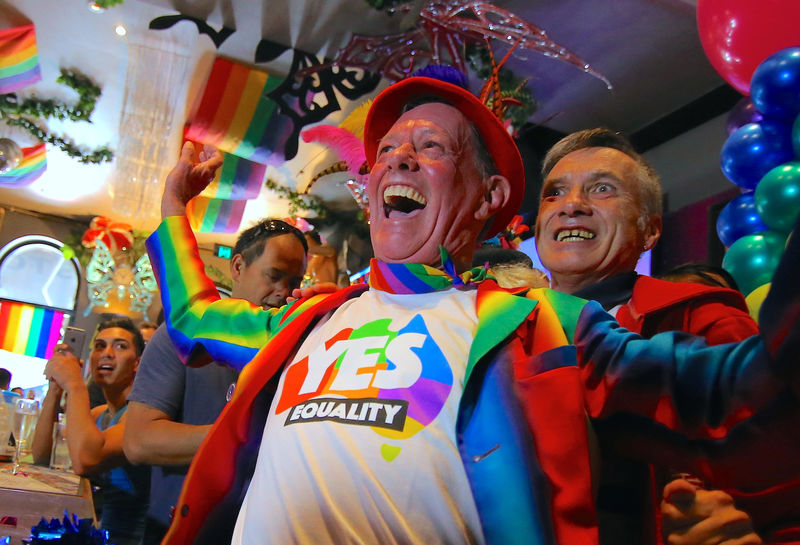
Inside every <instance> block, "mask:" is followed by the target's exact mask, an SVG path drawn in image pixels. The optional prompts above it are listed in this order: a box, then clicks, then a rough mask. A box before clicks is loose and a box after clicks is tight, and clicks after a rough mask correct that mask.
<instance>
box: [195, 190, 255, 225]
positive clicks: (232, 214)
mask: <svg viewBox="0 0 800 545" xmlns="http://www.w3.org/2000/svg"><path fill="white" fill-rule="evenodd" d="M246 204H247V201H244V200H231V199H210V198H208V197H204V196H202V195H199V196H197V197H195V198H194V199H192V200H191V201H189V205H188V206H187V207H186V215H187V216H188V217H189V223H190V224H191V226H192V229H194V231H195V232H197V233H235V232H236V231H238V230H239V225H240V224H241V223H242V215H243V214H244V207H245V205H246Z"/></svg>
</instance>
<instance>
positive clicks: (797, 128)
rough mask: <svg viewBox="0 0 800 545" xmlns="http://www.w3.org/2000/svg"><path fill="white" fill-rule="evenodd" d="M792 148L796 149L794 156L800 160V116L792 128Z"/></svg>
mask: <svg viewBox="0 0 800 545" xmlns="http://www.w3.org/2000/svg"><path fill="white" fill-rule="evenodd" d="M792 147H794V154H795V155H796V156H797V158H798V159H800V115H798V116H797V119H795V120H794V125H793V126H792Z"/></svg>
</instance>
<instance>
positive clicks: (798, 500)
mask: <svg viewBox="0 0 800 545" xmlns="http://www.w3.org/2000/svg"><path fill="white" fill-rule="evenodd" d="M616 318H617V321H618V322H619V323H620V324H621V325H622V326H624V327H625V328H627V329H629V330H631V331H635V332H637V333H640V334H642V336H644V337H652V336H653V335H655V334H656V333H661V332H664V331H685V332H687V333H691V334H693V335H698V336H702V337H705V339H706V341H707V342H708V344H710V345H716V344H724V343H729V342H736V341H740V340H742V339H745V338H747V337H750V336H752V335H755V334H757V333H758V326H757V324H756V323H755V321H753V319H752V318H751V317H750V315H749V314H748V312H747V305H746V304H745V300H744V297H743V296H742V294H741V293H739V292H737V291H734V290H729V289H724V288H715V287H711V286H705V285H702V284H690V283H675V282H667V281H664V280H658V279H655V278H652V277H649V276H640V277H639V278H638V279H637V281H636V284H635V285H634V288H633V295H632V297H631V300H630V301H629V302H628V304H626V305H624V306H622V307H620V309H619V311H618V312H617V316H616ZM785 409H786V411H787V412H786V416H785V419H786V421H787V426H786V431H787V432H789V433H796V431H794V429H793V428H792V426H791V423H790V421H792V420H793V421H794V422H798V420H797V418H798V417H800V412H799V411H798V404H797V403H796V402H794V400H787V402H786V407H785ZM792 414H794V417H792V416H791V415H792ZM777 435H778V434H776V436H774V438H773V439H771V440H773V441H777V439H778V437H777ZM750 440H752V441H759V442H762V441H769V440H770V438H769V437H766V438H765V437H760V436H759V437H755V436H753V437H752V438H751V439H750ZM725 491H726V492H727V493H729V494H730V495H731V496H733V498H734V500H735V503H736V505H737V507H738V508H740V509H742V510H743V511H745V512H747V513H748V514H749V515H750V516H751V518H752V519H753V523H754V526H755V528H756V529H757V531H758V532H759V535H760V536H761V537H762V538H763V539H764V540H765V543H772V544H776V545H777V544H788V543H794V544H800V479H796V480H794V481H790V482H787V483H784V484H783V485H782V486H778V487H773V488H771V489H768V490H757V489H754V490H749V491H744V490H732V489H726V490H725Z"/></svg>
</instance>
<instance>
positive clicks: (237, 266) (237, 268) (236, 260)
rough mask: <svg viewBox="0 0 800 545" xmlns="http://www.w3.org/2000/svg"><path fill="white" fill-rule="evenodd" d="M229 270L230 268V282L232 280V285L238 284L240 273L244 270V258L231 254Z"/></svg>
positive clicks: (240, 255)
mask: <svg viewBox="0 0 800 545" xmlns="http://www.w3.org/2000/svg"><path fill="white" fill-rule="evenodd" d="M230 268H231V280H233V281H234V283H235V282H238V281H239V277H240V276H241V275H242V272H243V271H244V268H245V262H244V257H242V254H233V257H232V258H231V264H230Z"/></svg>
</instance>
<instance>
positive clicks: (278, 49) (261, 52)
mask: <svg viewBox="0 0 800 545" xmlns="http://www.w3.org/2000/svg"><path fill="white" fill-rule="evenodd" d="M288 49H289V47H287V46H285V45H283V44H279V43H278V42H273V41H272V40H268V39H267V38H264V39H263V40H261V41H260V42H258V46H256V58H255V61H254V62H255V63H256V64H257V63H260V62H270V61H274V60H275V59H277V58H278V57H280V56H281V55H283V54H284V53H285V52H286V51H287V50H288Z"/></svg>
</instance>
